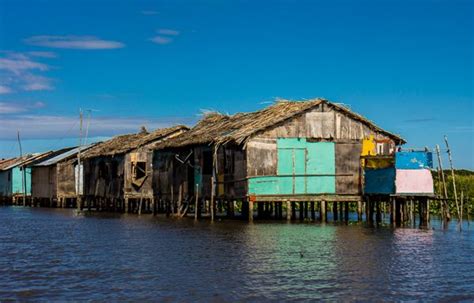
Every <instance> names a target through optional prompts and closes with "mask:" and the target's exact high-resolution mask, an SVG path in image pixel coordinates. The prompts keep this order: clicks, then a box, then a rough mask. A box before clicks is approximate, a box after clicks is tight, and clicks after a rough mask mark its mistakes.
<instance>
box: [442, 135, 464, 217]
mask: <svg viewBox="0 0 474 303" xmlns="http://www.w3.org/2000/svg"><path fill="white" fill-rule="evenodd" d="M444 142H446V148H447V149H448V157H449V165H450V166H451V176H452V178H453V191H454V201H456V209H457V211H458V218H459V221H461V218H460V216H461V212H460V210H459V203H458V192H457V191H456V179H455V177H454V168H453V158H452V157H451V150H450V149H449V144H448V136H446V135H445V136H444Z"/></svg>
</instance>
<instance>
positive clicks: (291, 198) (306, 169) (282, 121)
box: [153, 99, 405, 221]
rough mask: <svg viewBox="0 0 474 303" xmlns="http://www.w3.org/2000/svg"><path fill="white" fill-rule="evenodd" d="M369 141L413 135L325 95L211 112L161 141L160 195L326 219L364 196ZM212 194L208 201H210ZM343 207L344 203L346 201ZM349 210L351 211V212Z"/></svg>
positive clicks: (383, 150) (393, 143)
mask: <svg viewBox="0 0 474 303" xmlns="http://www.w3.org/2000/svg"><path fill="white" fill-rule="evenodd" d="M364 140H365V141H367V142H369V141H370V144H371V145H374V146H375V147H376V151H375V152H376V153H377V154H379V155H391V154H393V153H394V152H395V150H396V147H397V146H398V145H401V144H404V143H405V141H404V140H403V139H402V138H401V137H399V136H397V135H395V134H392V133H390V132H388V131H385V130H383V129H381V128H380V127H378V126H376V125H375V124H374V123H372V122H371V121H369V120H368V119H366V118H364V117H362V116H361V115H358V114H356V113H354V112H352V111H351V110H349V109H348V108H347V107H345V106H342V105H340V104H336V103H331V102H329V101H327V100H324V99H314V100H309V101H299V102H298V101H287V100H280V101H278V102H276V103H275V104H274V105H271V106H269V107H267V108H265V109H262V110H259V111H256V112H251V113H239V114H235V115H222V114H219V113H211V114H208V115H206V116H205V117H204V118H203V119H202V120H201V121H200V122H199V123H198V124H197V125H196V126H195V127H193V128H192V129H190V130H189V131H188V132H186V133H184V134H183V135H181V136H179V137H177V138H175V139H172V140H167V141H165V142H161V143H157V144H155V145H154V147H153V148H154V150H155V151H154V160H153V167H154V180H155V181H154V182H153V184H154V187H155V196H156V197H157V198H159V199H161V200H166V201H171V203H164V204H163V205H171V207H169V206H168V207H165V208H167V211H170V210H169V209H170V208H171V211H175V210H176V211H178V212H179V211H180V208H179V207H175V205H176V204H179V203H181V202H183V201H188V204H196V202H198V203H197V204H196V206H197V207H195V214H196V216H198V215H199V213H200V212H201V210H202V209H203V207H205V209H208V210H209V213H210V215H211V217H214V216H215V214H216V211H217V210H218V208H226V210H227V213H228V215H230V216H232V214H233V213H234V208H235V206H236V203H235V202H234V201H242V204H241V206H240V205H239V207H241V211H242V215H243V216H245V217H247V218H248V219H249V220H252V219H253V216H254V204H257V210H258V216H259V217H263V218H265V217H268V216H269V214H272V216H273V217H276V218H282V217H283V209H286V210H287V211H286V217H287V218H288V219H291V218H296V216H297V214H296V211H297V209H298V210H299V215H300V216H299V217H300V218H309V212H311V217H312V218H313V219H314V216H315V208H316V207H318V210H319V212H320V216H321V219H322V220H323V221H324V220H326V216H327V215H326V213H327V207H328V203H330V202H332V206H333V210H336V212H335V214H338V213H339V212H338V211H337V208H338V205H339V207H341V206H342V207H345V210H344V212H345V214H347V212H348V206H347V205H348V203H347V202H360V201H362V199H363V174H362V171H363V170H362V161H361V156H362V155H363V150H364V144H367V142H365V143H364ZM206 201H208V202H206ZM340 209H341V210H342V208H340ZM343 215H344V214H343Z"/></svg>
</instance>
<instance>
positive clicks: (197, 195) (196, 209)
mask: <svg viewBox="0 0 474 303" xmlns="http://www.w3.org/2000/svg"><path fill="white" fill-rule="evenodd" d="M194 195H195V196H196V200H195V201H194V220H197V219H198V209H199V184H196V192H195V193H194Z"/></svg>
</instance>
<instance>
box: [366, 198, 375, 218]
mask: <svg viewBox="0 0 474 303" xmlns="http://www.w3.org/2000/svg"><path fill="white" fill-rule="evenodd" d="M367 208H368V217H367V222H368V223H370V224H372V223H374V202H373V201H370V198H368V199H367Z"/></svg>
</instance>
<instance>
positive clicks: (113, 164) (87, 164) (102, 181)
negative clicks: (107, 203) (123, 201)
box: [83, 155, 125, 199]
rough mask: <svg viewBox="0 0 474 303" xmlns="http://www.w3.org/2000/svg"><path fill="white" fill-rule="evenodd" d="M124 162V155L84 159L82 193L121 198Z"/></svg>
mask: <svg viewBox="0 0 474 303" xmlns="http://www.w3.org/2000/svg"><path fill="white" fill-rule="evenodd" d="M124 162H125V156H124V155H118V156H114V157H111V156H107V157H95V158H90V159H85V160H84V161H83V163H84V195H85V196H92V197H101V198H109V199H114V198H123V185H124Z"/></svg>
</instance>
